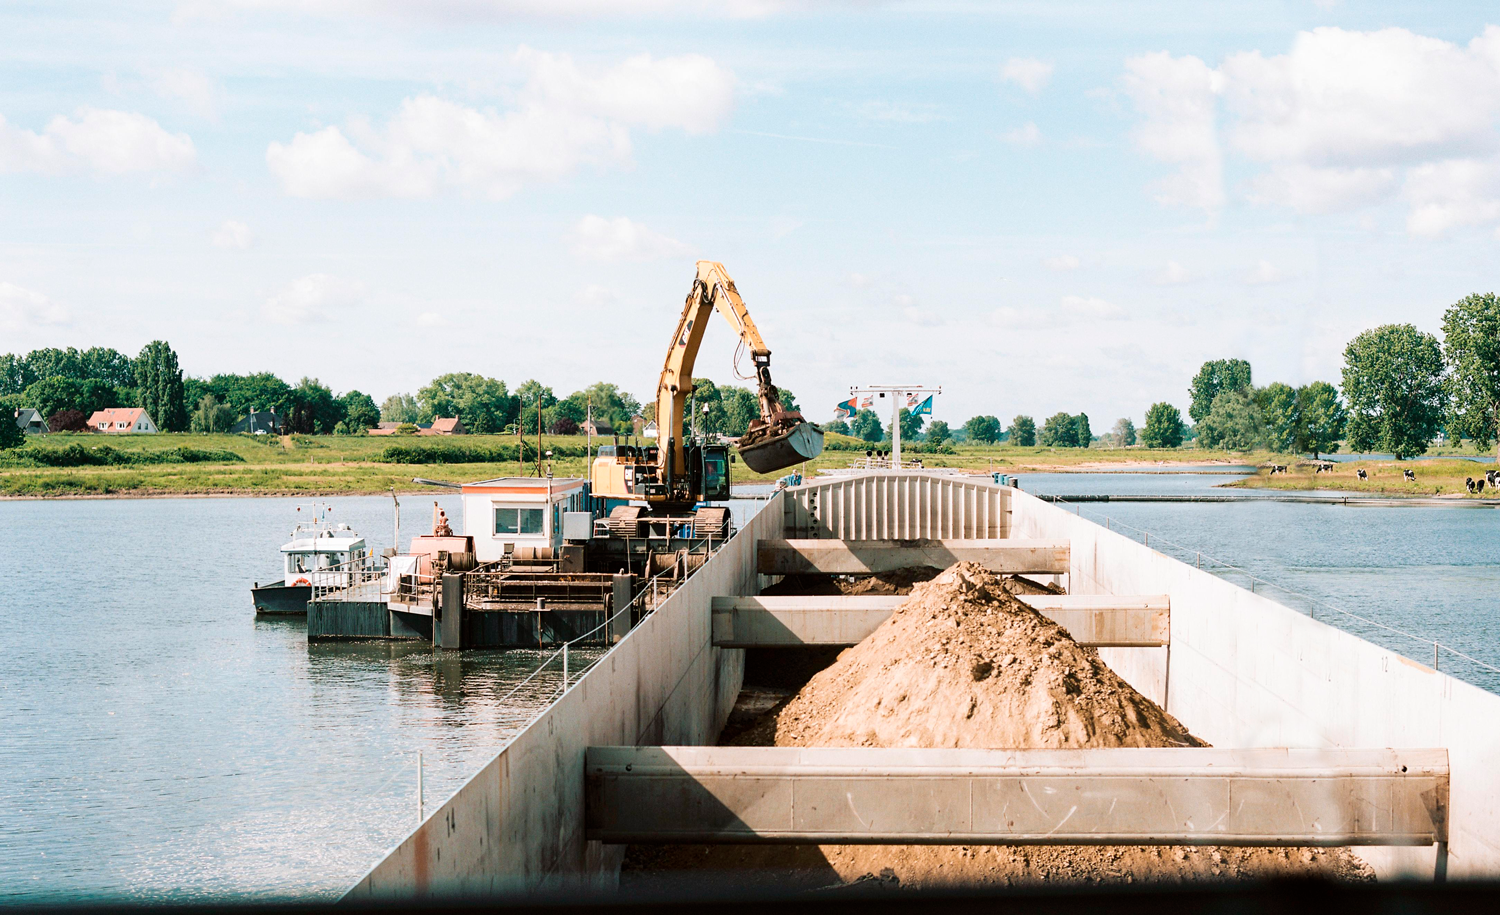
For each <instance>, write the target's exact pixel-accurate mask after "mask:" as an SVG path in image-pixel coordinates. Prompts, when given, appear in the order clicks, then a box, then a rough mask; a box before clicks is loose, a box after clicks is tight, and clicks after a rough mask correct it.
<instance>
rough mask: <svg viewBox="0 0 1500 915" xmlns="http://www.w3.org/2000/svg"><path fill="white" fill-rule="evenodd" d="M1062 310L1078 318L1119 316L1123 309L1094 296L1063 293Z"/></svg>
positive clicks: (1121, 315)
mask: <svg viewBox="0 0 1500 915" xmlns="http://www.w3.org/2000/svg"><path fill="white" fill-rule="evenodd" d="M1062 307H1063V311H1065V312H1068V313H1069V314H1072V315H1076V316H1077V317H1080V318H1101V319H1109V318H1120V317H1124V315H1125V309H1123V308H1121V307H1120V306H1118V305H1116V304H1114V303H1113V302H1106V301H1105V300H1104V299H1100V298H1096V297H1094V296H1081V295H1065V296H1063V297H1062Z"/></svg>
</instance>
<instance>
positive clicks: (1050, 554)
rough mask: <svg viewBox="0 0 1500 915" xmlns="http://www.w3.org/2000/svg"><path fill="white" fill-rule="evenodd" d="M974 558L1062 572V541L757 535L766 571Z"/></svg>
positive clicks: (892, 566) (888, 568) (862, 569)
mask: <svg viewBox="0 0 1500 915" xmlns="http://www.w3.org/2000/svg"><path fill="white" fill-rule="evenodd" d="M963 561H969V562H977V563H979V564H980V565H983V566H984V567H985V568H987V569H991V570H993V571H995V572H1006V573H1013V574H1062V573H1065V572H1067V571H1068V542H1067V541H1066V540H1017V539H1011V538H1006V539H1000V540H762V541H760V544H759V550H758V567H759V571H760V572H761V573H762V574H765V575H858V574H869V573H873V572H892V571H895V570H897V569H905V568H912V567H919V566H931V567H933V568H938V569H946V568H948V567H949V566H951V565H953V564H954V563H956V562H963Z"/></svg>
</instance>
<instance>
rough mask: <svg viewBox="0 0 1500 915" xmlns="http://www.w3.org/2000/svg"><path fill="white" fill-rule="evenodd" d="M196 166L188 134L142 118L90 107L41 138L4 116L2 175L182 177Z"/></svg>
mask: <svg viewBox="0 0 1500 915" xmlns="http://www.w3.org/2000/svg"><path fill="white" fill-rule="evenodd" d="M196 161H197V153H196V151H195V150H194V148H193V141H192V139H191V138H190V137H188V135H187V134H185V133H179V134H172V133H168V132H167V131H166V130H164V129H163V128H162V126H161V125H160V124H158V123H157V122H156V121H153V120H152V119H151V118H148V117H146V116H145V115H143V114H136V113H134V112H129V111H112V110H109V109H103V108H90V107H88V106H85V107H82V108H79V109H78V111H77V112H75V113H74V117H73V118H71V119H70V118H68V117H65V116H63V115H58V116H57V117H55V118H53V119H52V120H51V121H50V122H48V124H47V127H46V128H45V129H44V130H43V131H42V132H41V133H36V132H34V131H30V130H26V129H24V128H20V127H12V126H10V125H9V124H7V123H6V121H5V118H4V117H3V116H0V172H37V173H40V174H48V175H58V174H68V173H75V172H88V171H91V172H95V173H99V174H106V175H120V174H125V173H127V172H182V171H188V170H190V169H192V168H193V166H194V165H195V163H196Z"/></svg>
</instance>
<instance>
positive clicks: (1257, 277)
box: [1245, 260, 1287, 286]
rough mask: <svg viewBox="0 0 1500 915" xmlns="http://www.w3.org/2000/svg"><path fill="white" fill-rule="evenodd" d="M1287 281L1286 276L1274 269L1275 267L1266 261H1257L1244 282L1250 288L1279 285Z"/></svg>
mask: <svg viewBox="0 0 1500 915" xmlns="http://www.w3.org/2000/svg"><path fill="white" fill-rule="evenodd" d="M1286 279H1287V276H1286V274H1284V273H1282V272H1281V271H1280V270H1278V269H1276V265H1275V264H1273V263H1271V262H1270V261H1267V260H1262V261H1258V262H1256V264H1255V269H1253V270H1251V271H1250V272H1249V274H1247V275H1246V276H1245V282H1246V283H1247V284H1249V285H1251V286H1264V285H1267V284H1269V283H1280V282H1282V281H1284V280H1286Z"/></svg>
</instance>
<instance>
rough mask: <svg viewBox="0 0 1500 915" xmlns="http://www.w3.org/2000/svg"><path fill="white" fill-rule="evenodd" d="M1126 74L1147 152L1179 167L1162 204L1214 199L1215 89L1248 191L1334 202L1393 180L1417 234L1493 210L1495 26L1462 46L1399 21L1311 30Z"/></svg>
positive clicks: (1158, 59) (1362, 196) (1303, 205)
mask: <svg viewBox="0 0 1500 915" xmlns="http://www.w3.org/2000/svg"><path fill="white" fill-rule="evenodd" d="M1123 84H1124V86H1125V89H1126V92H1127V94H1129V95H1130V96H1131V98H1132V99H1134V100H1135V102H1136V107H1137V109H1138V110H1139V112H1140V114H1141V116H1142V121H1141V123H1140V124H1139V125H1138V129H1137V142H1138V143H1139V145H1140V147H1141V149H1142V150H1143V151H1145V152H1146V153H1148V154H1149V155H1151V156H1153V157H1154V158H1156V159H1158V160H1160V161H1163V162H1167V163H1172V164H1176V165H1178V166H1179V171H1178V174H1177V175H1176V176H1174V177H1173V178H1171V179H1168V182H1167V183H1166V187H1167V190H1166V192H1165V193H1162V194H1161V198H1160V199H1161V200H1162V201H1163V202H1165V203H1175V204H1182V205H1196V206H1206V207H1207V208H1209V209H1212V208H1213V207H1216V206H1218V205H1219V204H1220V203H1222V201H1223V197H1224V194H1223V189H1222V183H1223V182H1222V173H1223V168H1222V161H1221V160H1222V156H1223V152H1222V150H1221V149H1220V144H1219V140H1218V130H1217V125H1216V121H1217V118H1218V117H1219V115H1220V104H1219V103H1220V101H1221V100H1222V114H1223V116H1224V117H1225V119H1226V122H1227V123H1228V126H1227V128H1226V130H1225V134H1224V135H1225V136H1226V137H1227V138H1228V147H1229V149H1230V150H1232V151H1233V152H1234V153H1235V154H1237V155H1238V156H1241V157H1243V159H1244V160H1245V161H1246V163H1247V164H1249V165H1250V166H1251V167H1252V168H1253V167H1254V166H1256V165H1259V166H1260V167H1261V169H1262V170H1261V171H1259V172H1258V173H1256V174H1254V175H1253V176H1252V177H1251V178H1250V179H1249V180H1248V181H1247V182H1246V184H1245V192H1246V195H1247V197H1248V198H1249V199H1250V200H1252V201H1253V202H1256V203H1262V204H1269V205H1275V206H1285V207H1289V208H1291V209H1293V210H1296V211H1297V212H1300V213H1328V212H1337V211H1346V210H1352V209H1356V208H1359V207H1364V206H1369V205H1372V204H1376V203H1380V202H1383V201H1386V200H1390V199H1392V198H1394V197H1395V196H1396V195H1397V193H1398V191H1399V192H1400V195H1401V197H1402V198H1403V199H1404V200H1405V201H1406V202H1407V204H1408V205H1409V207H1410V210H1409V212H1408V217H1407V228H1408V231H1410V232H1411V233H1413V234H1418V235H1433V234H1441V233H1443V232H1445V231H1447V230H1449V229H1451V228H1455V227H1460V226H1469V225H1482V224H1487V223H1492V222H1496V221H1500V205H1497V201H1500V192H1497V191H1495V190H1493V189H1492V188H1493V184H1492V179H1491V177H1490V176H1491V175H1493V174H1494V173H1495V171H1496V169H1497V168H1500V131H1497V122H1500V26H1493V25H1492V26H1487V27H1486V28H1485V30H1484V32H1483V33H1482V34H1480V35H1479V36H1478V37H1476V38H1474V39H1473V40H1471V41H1470V42H1469V43H1468V44H1467V45H1458V44H1454V43H1452V42H1448V41H1444V40H1441V39H1437V38H1430V37H1427V36H1423V35H1418V34H1416V33H1413V32H1410V31H1408V30H1406V29H1400V28H1387V29H1381V30H1379V31H1372V32H1354V31H1346V30H1343V29H1338V28H1319V29H1314V30H1312V31H1307V32H1301V33H1299V34H1298V35H1297V37H1296V38H1295V39H1294V40H1293V42H1292V45H1291V48H1290V49H1289V50H1288V51H1287V53H1285V54H1279V55H1273V56H1266V55H1264V54H1262V53H1261V52H1260V51H1248V52H1243V53H1238V54H1232V55H1229V56H1228V57H1226V58H1225V60H1224V62H1223V63H1222V65H1221V66H1219V67H1218V68H1217V69H1213V70H1210V69H1208V66H1207V65H1206V64H1204V63H1203V62H1202V61H1200V60H1198V59H1197V58H1195V57H1181V58H1174V57H1171V56H1170V55H1168V54H1165V53H1163V54H1153V55H1146V56H1144V57H1138V58H1133V59H1132V60H1130V61H1127V62H1126V75H1125V77H1124V79H1123ZM1205 86H1206V87H1207V91H1205ZM1194 150H1196V153H1195V152H1193V151H1194ZM1174 188H1175V189H1174ZM1185 188H1186V189H1190V191H1189V192H1183V191H1184V189H1185ZM1194 201H1196V203H1195V202H1194Z"/></svg>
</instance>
